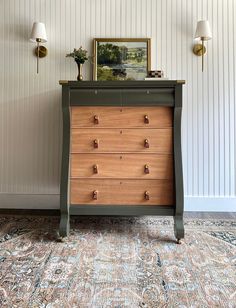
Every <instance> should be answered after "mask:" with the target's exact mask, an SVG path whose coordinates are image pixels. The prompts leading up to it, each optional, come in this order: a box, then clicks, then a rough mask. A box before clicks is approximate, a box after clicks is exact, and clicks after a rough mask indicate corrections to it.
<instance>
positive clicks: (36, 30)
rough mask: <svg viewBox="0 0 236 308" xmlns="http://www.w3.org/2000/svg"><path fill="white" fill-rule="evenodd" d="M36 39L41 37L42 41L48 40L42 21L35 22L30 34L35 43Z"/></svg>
mask: <svg viewBox="0 0 236 308" xmlns="http://www.w3.org/2000/svg"><path fill="white" fill-rule="evenodd" d="M36 39H40V40H41V42H42V43H45V42H47V34H46V29H45V25H44V23H42V22H34V24H33V28H32V31H31V35H30V41H31V42H33V43H35V42H36Z"/></svg>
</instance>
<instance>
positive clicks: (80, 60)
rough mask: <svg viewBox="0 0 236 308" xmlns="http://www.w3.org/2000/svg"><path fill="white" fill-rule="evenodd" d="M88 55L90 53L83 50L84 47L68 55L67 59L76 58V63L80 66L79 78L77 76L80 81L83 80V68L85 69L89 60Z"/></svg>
mask: <svg viewBox="0 0 236 308" xmlns="http://www.w3.org/2000/svg"><path fill="white" fill-rule="evenodd" d="M87 53H88V51H87V50H85V49H83V48H82V46H80V48H79V49H76V48H74V51H73V52H71V53H68V54H67V55H66V57H71V58H74V60H75V62H76V63H77V65H78V76H77V80H78V81H82V80H83V76H82V67H83V64H84V62H85V61H87V60H88V56H87Z"/></svg>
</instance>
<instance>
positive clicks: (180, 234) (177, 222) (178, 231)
mask: <svg viewBox="0 0 236 308" xmlns="http://www.w3.org/2000/svg"><path fill="white" fill-rule="evenodd" d="M174 230H175V237H176V239H177V243H178V244H181V241H180V240H181V239H182V238H184V223H183V216H181V215H175V216H174Z"/></svg>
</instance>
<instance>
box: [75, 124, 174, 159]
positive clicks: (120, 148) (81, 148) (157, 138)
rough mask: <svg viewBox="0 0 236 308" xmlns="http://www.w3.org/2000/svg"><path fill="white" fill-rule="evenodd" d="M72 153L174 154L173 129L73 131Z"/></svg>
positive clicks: (84, 129)
mask: <svg viewBox="0 0 236 308" xmlns="http://www.w3.org/2000/svg"><path fill="white" fill-rule="evenodd" d="M71 135H72V140H71V152H72V153H80V152H81V153H83V152H88V153H99V152H109V153H111V152H124V153H125V152H143V153H148V152H153V153H158V152H159V153H167V154H172V152H173V150H172V148H173V141H172V128H163V129H102V128H101V129H89V128H81V129H72V133H71Z"/></svg>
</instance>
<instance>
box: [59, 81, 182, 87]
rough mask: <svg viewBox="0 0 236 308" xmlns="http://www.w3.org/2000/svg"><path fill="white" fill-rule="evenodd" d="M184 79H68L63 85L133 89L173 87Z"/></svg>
mask: <svg viewBox="0 0 236 308" xmlns="http://www.w3.org/2000/svg"><path fill="white" fill-rule="evenodd" d="M183 83H184V81H179V80H159V81H148V80H146V81H143V80H126V81H73V80H72V81H67V83H65V84H62V86H65V85H67V86H69V87H70V88H71V89H91V88H97V89H101V88H104V89H109V88H110V89H127V88H128V89H131V88H137V89H139V88H145V89H146V88H173V87H175V86H176V85H178V84H181V85H182V84H183Z"/></svg>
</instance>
